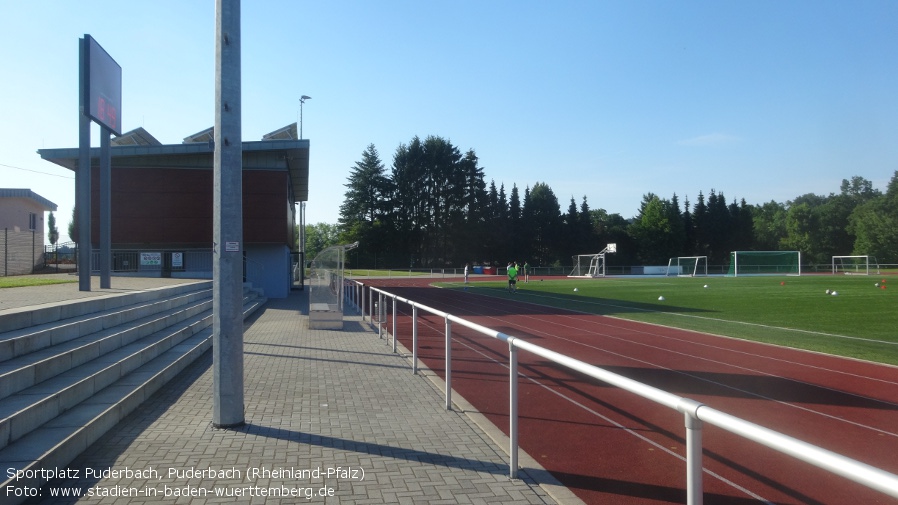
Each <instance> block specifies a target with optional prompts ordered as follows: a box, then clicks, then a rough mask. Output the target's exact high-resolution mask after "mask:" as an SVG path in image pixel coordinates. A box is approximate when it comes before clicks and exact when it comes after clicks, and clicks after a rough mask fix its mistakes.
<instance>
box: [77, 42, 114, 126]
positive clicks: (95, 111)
mask: <svg viewBox="0 0 898 505" xmlns="http://www.w3.org/2000/svg"><path fill="white" fill-rule="evenodd" d="M81 44H82V46H81V76H82V80H83V82H82V83H81V93H82V96H81V107H82V110H83V111H84V112H83V113H84V114H86V115H87V116H88V117H90V118H91V119H92V120H94V121H96V122H97V123H98V124H100V125H102V126H105V127H106V128H108V129H109V130H111V131H112V132H113V133H115V134H116V135H121V134H122V67H120V66H119V64H118V63H116V62H115V60H113V59H112V57H111V56H109V53H107V52H106V51H105V50H104V49H103V48H102V47H100V44H98V43H97V41H96V40H94V38H93V37H91V36H90V35H85V36H84V38H83V39H81Z"/></svg>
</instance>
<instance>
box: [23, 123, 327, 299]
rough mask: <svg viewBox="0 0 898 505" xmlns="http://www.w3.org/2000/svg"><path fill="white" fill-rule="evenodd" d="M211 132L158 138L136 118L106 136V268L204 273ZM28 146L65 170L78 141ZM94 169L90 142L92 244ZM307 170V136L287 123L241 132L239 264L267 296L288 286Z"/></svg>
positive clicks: (95, 235)
mask: <svg viewBox="0 0 898 505" xmlns="http://www.w3.org/2000/svg"><path fill="white" fill-rule="evenodd" d="M212 140H213V130H212V128H209V129H207V130H204V131H201V132H199V133H196V134H194V135H191V136H188V137H186V138H185V139H184V142H183V143H181V144H172V145H163V144H161V143H160V142H159V141H158V140H156V139H155V138H154V137H153V136H152V135H150V134H149V133H148V132H146V131H145V130H144V129H143V128H137V129H136V130H133V131H131V132H128V133H125V134H124V135H122V136H120V137H118V138H115V139H114V140H113V141H112V142H111V155H112V194H111V199H112V211H111V237H112V251H113V258H112V261H113V265H112V270H113V272H115V273H117V274H118V275H124V274H133V275H166V276H168V275H170V276H177V277H210V276H211V272H212V256H211V250H212V246H213V244H212V227H213V175H214V172H213V162H214V160H213V156H214V146H213V144H212ZM38 153H39V154H40V155H41V157H42V158H43V159H45V160H47V161H50V162H53V163H56V164H58V165H61V166H63V167H66V168H69V169H71V170H73V171H74V170H77V168H78V159H79V153H78V148H70V149H41V150H39V151H38ZM99 170H100V169H99V148H93V149H91V172H92V175H91V242H92V248H94V249H96V248H97V245H98V244H99V230H100V212H99V201H100V189H99V188H100V180H99ZM308 173H309V141H308V140H299V139H297V137H296V124H295V123H294V124H291V125H289V126H286V127H284V128H281V129H279V130H276V131H274V132H271V133H269V134H267V135H265V136H263V138H262V140H260V141H247V142H243V182H242V184H243V243H244V260H245V261H244V264H245V268H244V271H245V272H244V273H245V277H246V281H247V282H252V283H253V285H254V286H258V287H262V288H263V289H264V290H265V294H266V296H268V297H273V298H278V297H285V296H287V294H289V290H290V287H291V284H292V270H293V265H294V263H296V262H297V261H298V256H299V250H298V244H297V236H296V233H295V227H296V225H297V223H298V220H297V208H296V204H298V203H300V202H304V201H306V200H308ZM79 212H80V211H79ZM299 221H301V219H300V220H299ZM92 264H93V263H92ZM97 265H98V263H97ZM97 268H99V267H98V266H97Z"/></svg>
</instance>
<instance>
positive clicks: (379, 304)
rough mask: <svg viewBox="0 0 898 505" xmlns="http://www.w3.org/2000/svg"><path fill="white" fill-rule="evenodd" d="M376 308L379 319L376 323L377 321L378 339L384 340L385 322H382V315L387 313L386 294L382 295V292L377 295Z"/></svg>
mask: <svg viewBox="0 0 898 505" xmlns="http://www.w3.org/2000/svg"><path fill="white" fill-rule="evenodd" d="M374 307H375V309H376V310H375V312H377V319H376V321H377V337H378V338H384V325H383V321H381V320H380V315H381V314H385V313H386V312H385V311H384V294H383V293H380V292H378V293H377V305H375V306H374Z"/></svg>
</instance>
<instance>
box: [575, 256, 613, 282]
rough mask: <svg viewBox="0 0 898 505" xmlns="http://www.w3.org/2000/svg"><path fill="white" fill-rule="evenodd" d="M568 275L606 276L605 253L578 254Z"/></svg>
mask: <svg viewBox="0 0 898 505" xmlns="http://www.w3.org/2000/svg"><path fill="white" fill-rule="evenodd" d="M573 260H574V268H573V270H571V273H570V274H569V275H568V277H605V253H598V254H578V255H576V256H574V257H573Z"/></svg>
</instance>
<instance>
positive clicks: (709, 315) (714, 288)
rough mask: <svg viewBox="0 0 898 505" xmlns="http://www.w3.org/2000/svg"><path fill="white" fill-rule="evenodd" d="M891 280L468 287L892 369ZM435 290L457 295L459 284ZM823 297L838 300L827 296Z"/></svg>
mask: <svg viewBox="0 0 898 505" xmlns="http://www.w3.org/2000/svg"><path fill="white" fill-rule="evenodd" d="M892 279H894V280H893V281H891V282H890V281H889V278H888V277H872V276H870V277H868V276H845V275H839V276H832V275H813V276H802V277H739V278H732V277H704V278H688V277H683V278H677V277H670V278H604V279H567V278H565V279H558V280H545V281H531V282H529V283H526V284H524V283H519V284H518V286H519V290H518V293H517V294H515V295H511V294H509V293H507V292H506V291H505V288H506V286H507V283H506V282H504V281H499V282H476V283H473V284H471V287H469V290H471V291H474V292H477V293H481V294H487V295H492V296H499V297H505V298H510V297H514V298H515V299H519V300H521V301H527V302H533V303H538V304H542V305H549V306H555V307H561V308H566V309H572V310H577V311H582V312H588V313H593V314H602V315H609V316H615V317H620V318H624V319H630V320H634V321H642V322H647V323H654V324H660V325H665V326H672V327H676V328H684V329H690V330H696V331H701V332H706V333H713V334H717V335H726V336H731V337H737V338H743V339H749V340H755V341H759V342H768V343H772V344H778V345H785V346H790V347H797V348H801V349H808V350H813V351H819V352H824V353H829V354H837V355H841V356H848V357H853V358H859V359H864V360H869V361H877V362H881V363H889V364H893V365H898V310H895V309H896V305H898V278H894V277H892ZM877 283H879V286H876V284H877ZM443 286H445V287H450V288H455V289H460V288H461V284H459V283H445V284H443ZM705 286H707V287H705ZM883 286H886V289H883ZM575 288H576V289H577V291H576V292H575V291H574V289H575ZM827 290H830V291H836V292H837V293H838V294H837V295H832V294H827V293H826V291H827ZM662 296H663V297H664V300H663V301H661V300H659V297H662Z"/></svg>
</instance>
